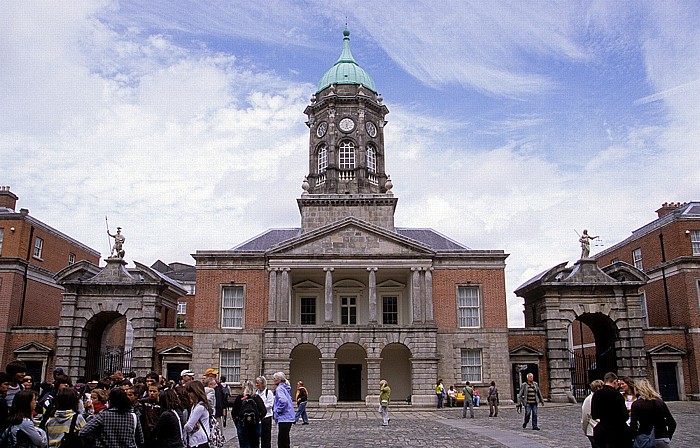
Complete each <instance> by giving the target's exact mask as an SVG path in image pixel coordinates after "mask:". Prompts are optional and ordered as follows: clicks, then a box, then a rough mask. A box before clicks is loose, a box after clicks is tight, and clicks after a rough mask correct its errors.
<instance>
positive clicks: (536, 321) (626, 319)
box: [515, 258, 648, 402]
mask: <svg viewBox="0 0 700 448" xmlns="http://www.w3.org/2000/svg"><path fill="white" fill-rule="evenodd" d="M647 280H648V278H647V276H646V275H645V274H644V273H643V272H641V271H640V270H638V269H636V268H634V267H633V266H630V265H629V264H627V263H623V262H617V263H613V264H611V265H609V266H606V267H604V268H602V269H601V268H599V267H598V266H597V265H596V261H595V260H593V259H590V258H583V259H581V260H579V261H577V262H576V263H575V264H574V265H573V266H570V267H567V266H566V263H562V264H559V265H557V266H555V267H553V268H551V269H549V270H548V271H545V272H543V273H542V274H540V275H538V276H536V277H535V278H533V279H531V280H530V281H528V282H526V283H525V284H523V285H522V286H520V287H519V288H518V289H517V290H516V291H515V293H516V294H517V295H518V296H520V297H523V298H524V299H525V326H526V327H527V328H533V327H534V328H543V329H544V331H545V338H546V348H547V353H546V357H547V373H548V377H549V388H550V398H551V400H552V401H558V402H566V401H570V402H575V401H576V400H575V396H576V395H581V394H579V393H578V392H579V390H580V389H582V390H585V388H586V387H587V385H588V383H589V382H590V381H592V380H593V379H598V378H602V376H603V375H604V374H605V372H607V371H615V372H617V373H618V375H627V376H630V377H632V378H645V377H646V360H645V353H644V334H643V330H642V326H643V322H642V310H641V299H640V293H639V288H640V287H641V286H643V285H644V284H645V283H646V282H647ZM584 324H585V326H586V327H587V330H585V331H584V329H583V325H584ZM579 331H580V334H581V335H584V336H583V338H584V339H585V333H586V332H590V333H592V338H593V340H594V341H595V344H593V345H591V346H589V348H588V355H586V354H585V344H584V343H583V342H585V341H584V340H583V339H582V343H581V347H582V348H583V350H581V352H576V351H573V350H572V344H571V340H572V334H575V332H579Z"/></svg>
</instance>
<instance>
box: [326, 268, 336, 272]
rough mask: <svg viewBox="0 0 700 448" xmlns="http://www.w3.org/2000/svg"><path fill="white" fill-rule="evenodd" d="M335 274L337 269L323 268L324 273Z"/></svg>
mask: <svg viewBox="0 0 700 448" xmlns="http://www.w3.org/2000/svg"><path fill="white" fill-rule="evenodd" d="M329 271H330V272H333V271H335V268H323V272H329Z"/></svg>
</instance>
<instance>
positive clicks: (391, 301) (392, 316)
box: [382, 296, 399, 325]
mask: <svg viewBox="0 0 700 448" xmlns="http://www.w3.org/2000/svg"><path fill="white" fill-rule="evenodd" d="M382 323H383V324H384V325H396V324H398V323H399V298H398V297H397V296H383V297H382Z"/></svg>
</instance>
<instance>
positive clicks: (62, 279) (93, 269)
mask: <svg viewBox="0 0 700 448" xmlns="http://www.w3.org/2000/svg"><path fill="white" fill-rule="evenodd" d="M99 272H100V267H99V266H96V265H94V264H92V263H90V262H89V261H87V260H80V261H79V262H77V263H73V264H71V265H69V266H66V267H65V268H63V269H61V270H60V271H58V272H57V273H56V275H54V279H55V280H56V282H58V283H59V284H62V283H70V282H83V281H86V280H89V279H91V278H93V277H95V276H96V275H97V274H98V273H99Z"/></svg>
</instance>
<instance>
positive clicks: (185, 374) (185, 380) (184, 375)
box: [180, 369, 194, 386]
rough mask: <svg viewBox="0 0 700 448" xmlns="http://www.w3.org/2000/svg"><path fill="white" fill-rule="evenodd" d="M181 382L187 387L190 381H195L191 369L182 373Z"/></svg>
mask: <svg viewBox="0 0 700 448" xmlns="http://www.w3.org/2000/svg"><path fill="white" fill-rule="evenodd" d="M180 378H181V380H180V382H181V383H182V385H183V386H185V385H187V383H189V382H190V381H192V380H194V372H193V371H191V370H190V369H185V370H183V371H182V372H180Z"/></svg>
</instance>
